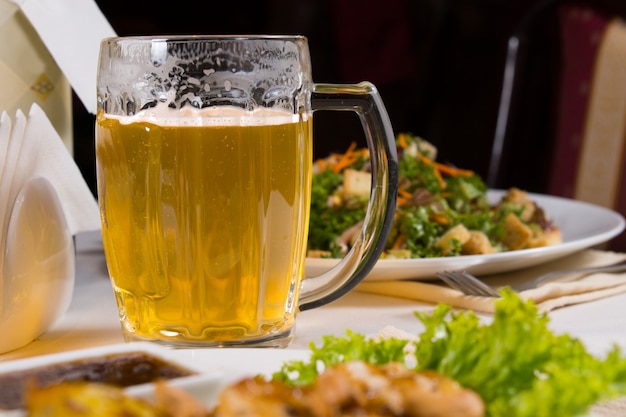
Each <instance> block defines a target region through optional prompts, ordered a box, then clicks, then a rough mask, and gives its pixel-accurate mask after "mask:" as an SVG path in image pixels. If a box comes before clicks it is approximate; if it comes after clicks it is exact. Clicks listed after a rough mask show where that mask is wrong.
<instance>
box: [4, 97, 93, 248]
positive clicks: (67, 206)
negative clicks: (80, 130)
mask: <svg viewBox="0 0 626 417" xmlns="http://www.w3.org/2000/svg"><path fill="white" fill-rule="evenodd" d="M0 158H1V159H0V236H4V234H5V233H6V230H5V228H6V226H7V222H8V216H9V215H10V212H11V209H12V207H13V204H14V202H15V198H16V196H17V195H18V193H19V191H20V189H21V188H22V186H23V185H24V184H25V183H26V182H27V181H28V180H30V179H33V178H37V177H43V178H46V179H47V180H48V181H50V183H51V184H52V186H53V187H54V189H55V191H56V193H57V194H58V197H59V200H60V201H61V206H62V207H63V212H64V214H65V217H66V221H67V225H68V228H69V231H70V233H71V234H76V233H78V232H82V231H88V230H98V229H99V228H100V216H99V211H98V204H97V202H96V199H95V197H94V196H93V194H92V193H91V190H90V189H89V186H88V185H87V183H86V182H85V179H84V178H83V176H82V173H81V172H80V169H79V168H78V166H77V165H76V163H75V162H74V159H73V158H72V155H71V154H70V153H69V151H68V150H67V148H66V147H65V145H64V143H63V141H62V140H61V138H60V137H59V135H58V134H57V132H56V131H55V129H54V127H53V126H52V123H50V120H48V118H47V117H46V114H45V113H44V112H43V110H42V109H41V108H40V107H39V106H38V105H37V104H33V105H32V107H31V109H30V113H29V115H28V117H26V116H25V115H24V114H23V113H22V112H21V111H20V110H18V111H17V112H16V114H15V119H14V120H11V118H10V117H9V115H8V114H7V113H6V112H2V115H1V117H0Z"/></svg>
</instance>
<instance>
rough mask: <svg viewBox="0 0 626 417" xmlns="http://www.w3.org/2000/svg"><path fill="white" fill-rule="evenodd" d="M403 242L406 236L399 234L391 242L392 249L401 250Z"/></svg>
mask: <svg viewBox="0 0 626 417" xmlns="http://www.w3.org/2000/svg"><path fill="white" fill-rule="evenodd" d="M404 242H406V235H404V234H401V235H399V236H398V237H397V238H396V240H395V241H394V242H393V245H392V248H393V249H401V248H402V246H403V245H404Z"/></svg>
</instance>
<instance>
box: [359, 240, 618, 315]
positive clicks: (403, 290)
mask: <svg viewBox="0 0 626 417" xmlns="http://www.w3.org/2000/svg"><path fill="white" fill-rule="evenodd" d="M624 259H626V253H617V252H609V251H601V250H596V249H587V250H584V251H582V252H579V253H575V254H573V255H570V256H567V257H565V258H562V259H558V260H556V261H552V262H549V263H546V264H543V265H539V266H536V267H532V268H527V269H523V270H520V271H515V272H510V273H505V274H498V275H491V276H485V277H481V278H482V279H483V280H484V281H485V282H486V283H488V284H490V285H492V286H495V287H499V286H503V285H512V284H515V283H519V282H523V281H526V280H528V279H531V278H533V277H536V276H539V275H541V274H544V273H547V272H551V271H556V270H560V269H570V268H578V267H583V266H592V265H608V264H612V263H616V262H619V261H622V260H624ZM356 290H357V291H363V292H368V293H373V294H383V295H388V296H392V297H401V298H407V299H412V300H416V301H420V302H426V303H432V304H437V303H446V304H449V305H451V306H453V307H455V308H460V309H467V310H474V311H477V312H482V313H493V311H494V310H495V300H496V298H493V297H476V296H468V295H464V294H463V293H461V292H460V291H458V290H456V289H452V288H450V287H448V286H447V285H445V284H441V283H439V282H425V281H410V280H406V281H379V282H367V281H366V282H363V283H361V284H359V285H358V286H357V288H356ZM623 292H626V272H625V273H615V274H611V273H594V274H589V275H578V276H572V275H570V276H564V277H563V279H562V280H559V281H555V282H551V283H548V284H544V285H542V286H541V287H539V288H535V289H532V290H526V291H522V292H521V293H520V296H521V297H522V298H524V299H528V300H533V301H534V303H535V304H536V305H537V308H538V309H539V311H542V312H546V311H550V310H553V309H555V308H560V307H565V306H568V305H573V304H579V303H584V302H588V301H592V300H597V299H600V298H604V297H608V296H611V295H614V294H619V293H623Z"/></svg>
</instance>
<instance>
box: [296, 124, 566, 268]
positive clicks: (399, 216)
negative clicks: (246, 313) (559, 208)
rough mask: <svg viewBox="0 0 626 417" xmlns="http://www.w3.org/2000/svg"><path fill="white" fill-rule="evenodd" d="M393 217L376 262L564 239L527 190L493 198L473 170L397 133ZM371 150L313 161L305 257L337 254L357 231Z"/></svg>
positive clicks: (492, 250) (506, 248)
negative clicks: (442, 158)
mask: <svg viewBox="0 0 626 417" xmlns="http://www.w3.org/2000/svg"><path fill="white" fill-rule="evenodd" d="M396 144H397V149H398V164H399V180H398V196H397V207H396V212H395V219H394V223H393V226H392V230H391V232H390V235H389V237H388V240H387V243H386V246H385V250H384V252H383V254H382V256H381V259H412V258H435V257H446V256H460V255H478V254H481V255H482V254H490V253H497V252H507V251H514V250H519V249H526V248H534V247H542V246H549V245H554V244H558V243H561V242H562V237H561V231H560V229H559V227H558V225H556V224H554V222H553V221H552V220H551V219H550V217H549V216H548V213H545V212H544V210H543V209H542V208H541V207H540V206H538V205H537V204H536V202H534V201H533V200H532V199H531V198H530V197H529V195H528V194H527V193H526V192H525V191H523V190H519V189H517V188H511V189H509V190H508V192H507V193H506V195H504V197H502V199H501V200H500V201H498V202H497V203H495V204H494V203H491V202H489V200H488V199H487V186H486V184H485V183H484V181H483V180H482V178H481V177H480V176H479V175H477V174H476V173H474V172H473V171H471V170H467V169H461V168H458V167H455V166H452V165H449V164H444V163H441V162H438V161H437V149H436V147H435V146H433V145H432V144H431V143H429V142H428V141H426V140H424V139H422V138H420V137H418V136H414V135H411V134H399V135H398V136H397V138H396ZM369 167H370V165H369V152H368V150H367V149H357V147H356V144H355V143H353V144H352V145H351V146H350V148H349V149H348V150H347V151H346V152H345V153H343V154H331V155H330V156H328V157H327V158H323V159H319V160H317V161H315V165H314V174H313V186H312V196H311V220H310V227H309V241H308V252H307V256H308V257H309V258H341V257H343V256H344V255H345V253H346V252H347V251H348V250H349V249H350V247H351V242H353V241H354V239H355V238H356V234H357V233H359V231H360V228H361V223H362V220H363V218H364V217H365V210H366V208H367V203H368V199H369V190H370V184H371V173H370V170H369Z"/></svg>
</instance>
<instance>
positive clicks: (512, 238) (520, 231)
mask: <svg viewBox="0 0 626 417" xmlns="http://www.w3.org/2000/svg"><path fill="white" fill-rule="evenodd" d="M504 229H505V234H504V237H503V238H502V243H504V244H505V245H506V246H507V247H508V248H509V249H511V250H517V249H523V248H525V247H526V246H527V245H528V242H530V239H531V238H532V237H533V231H532V230H531V229H530V227H528V226H526V225H525V224H524V223H523V222H522V221H521V220H520V219H519V218H518V217H517V216H516V215H515V214H513V213H509V214H507V216H506V218H505V219H504Z"/></svg>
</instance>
